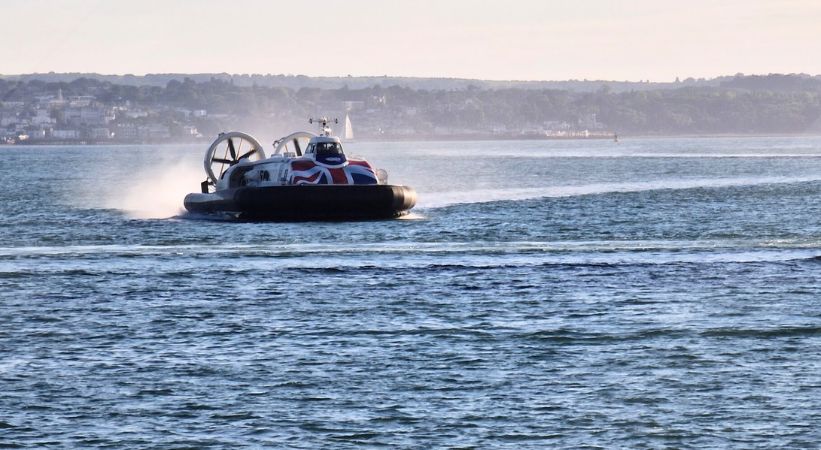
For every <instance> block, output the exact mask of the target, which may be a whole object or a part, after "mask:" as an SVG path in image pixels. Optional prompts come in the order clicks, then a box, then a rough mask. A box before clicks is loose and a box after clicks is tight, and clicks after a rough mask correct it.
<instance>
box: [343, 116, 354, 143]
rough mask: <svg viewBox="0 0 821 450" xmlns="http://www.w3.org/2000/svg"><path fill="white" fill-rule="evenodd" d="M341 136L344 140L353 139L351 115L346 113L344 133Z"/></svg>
mask: <svg viewBox="0 0 821 450" xmlns="http://www.w3.org/2000/svg"><path fill="white" fill-rule="evenodd" d="M343 138H344V139H345V140H346V141H351V140H353V127H352V126H351V117H350V116H349V115H348V114H345V134H344V135H343Z"/></svg>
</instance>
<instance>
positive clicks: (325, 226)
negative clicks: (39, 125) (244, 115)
mask: <svg viewBox="0 0 821 450" xmlns="http://www.w3.org/2000/svg"><path fill="white" fill-rule="evenodd" d="M204 150H205V146H204V145H202V146H189V145H186V146H166V145H156V146H151V145H146V146H88V147H81V146H44V147H24V146H13V147H2V148H0V161H2V162H1V163H0V165H2V174H1V175H0V192H2V194H0V195H1V196H2V197H1V198H2V201H0V324H2V326H0V447H12V448H14V447H20V448H24V447H25V448H29V447H30V448H130V449H140V448H259V447H268V448H280V447H288V448H358V447H361V446H373V447H379V446H382V447H400V448H401V447H410V448H443V447H452V448H516V449H518V448H585V447H586V448H625V447H633V448H635V447H647V448H716V447H736V448H778V447H782V448H801V447H810V448H817V445H818V443H819V442H821V431H819V424H821V281H819V276H818V274H819V271H821V225H820V224H821V214H820V213H821V138H816V137H789V138H787V137H784V138H762V137H755V138H697V139H679V138H676V139H674V138H665V139H638V138H636V139H629V138H628V139H623V140H622V142H619V143H615V142H612V141H592V140H589V141H497V142H401V143H375V142H354V143H349V144H348V145H347V150H348V153H349V154H350V153H352V154H358V155H361V156H364V157H366V158H368V159H369V160H370V161H371V162H373V163H374V164H375V165H376V166H378V167H382V168H385V169H386V170H388V172H389V174H390V182H392V183H401V184H408V185H411V186H413V187H415V188H416V190H417V192H418V194H419V203H418V206H417V207H416V208H415V209H414V211H413V214H411V215H410V216H408V217H407V218H405V219H401V220H389V221H377V222H352V223H310V222H309V223H285V224H282V223H236V222H232V221H225V220H222V221H215V220H207V219H206V218H203V217H197V216H191V215H187V214H185V213H184V212H183V210H182V207H181V205H182V198H183V196H184V195H185V194H186V193H187V192H194V191H198V190H199V182H200V181H202V180H203V179H204V172H203V171H202V160H201V158H202V155H203V153H204Z"/></svg>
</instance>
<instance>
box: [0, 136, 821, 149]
mask: <svg viewBox="0 0 821 450" xmlns="http://www.w3.org/2000/svg"><path fill="white" fill-rule="evenodd" d="M801 137H805V138H809V137H821V133H783V134H777V133H760V134H759V133H755V134H753V133H751V134H738V133H728V134H664V135H661V134H659V135H655V134H641V135H638V134H636V135H632V134H626V135H622V134H619V135H618V140H619V141H622V140H633V139H722V138H726V139H732V138H801ZM607 140H613V136H612V135H611V136H590V137H578V136H573V137H569V136H550V137H527V136H522V137H476V136H452V137H446V136H435V137H422V138H420V137H417V138H389V139H371V138H369V139H355V140H350V141H344V140H343V142H345V143H364V142H367V143H378V142H385V143H390V142H484V141H488V142H490V141H607ZM210 142H211V141H210V140H208V139H201V140H196V141H170V142H100V141H96V142H88V141H57V142H55V141H48V142H46V141H40V142H25V143H17V144H11V143H0V147H5V148H11V147H14V148H19V147H67V146H74V147H99V146H112V147H125V146H148V145H206V146H207V145H208V144H210Z"/></svg>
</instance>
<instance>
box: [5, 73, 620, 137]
mask: <svg viewBox="0 0 821 450" xmlns="http://www.w3.org/2000/svg"><path fill="white" fill-rule="evenodd" d="M2 81H3V80H0V82H2ZM5 83H6V84H10V83H13V82H5ZM16 83H18V84H21V83H22V84H23V88H24V89H18V90H22V91H23V92H18V91H16V90H15V86H11V87H9V86H6V93H5V94H4V95H3V96H2V97H0V143H4V144H20V145H34V144H101V143H112V144H116V143H120V144H133V143H165V142H197V141H199V140H207V139H212V138H213V137H214V136H215V135H216V134H218V133H219V132H222V131H226V130H230V129H235V128H243V129H251V130H252V131H261V132H272V131H273V132H279V130H280V129H281V130H287V129H293V128H294V127H298V126H301V125H303V122H304V121H305V119H306V118H307V117H309V116H312V115H318V114H324V115H329V116H332V117H338V118H340V119H342V118H344V117H346V116H347V117H349V120H351V121H352V122H353V124H354V125H353V129H354V130H355V133H356V138H357V139H364V140H379V139H392V140H407V139H509V138H522V139H542V138H555V139H562V138H610V137H612V136H613V131H611V130H609V129H608V128H607V127H606V126H605V125H604V124H602V123H601V122H600V121H598V120H597V116H596V114H595V113H591V114H585V115H583V116H581V117H578V118H574V119H573V120H556V119H551V118H548V117H545V118H543V119H541V120H537V121H532V120H528V121H524V122H517V121H516V120H515V119H514V120H511V121H509V123H505V122H504V121H499V120H495V121H490V122H492V123H489V121H488V120H486V119H484V118H483V117H481V116H483V114H482V113H479V114H477V112H479V108H481V105H479V102H478V101H477V100H475V99H471V98H466V99H464V100H463V99H449V100H447V101H444V102H441V103H435V104H419V102H418V101H416V100H417V99H416V98H414V97H419V96H413V95H408V94H409V93H410V94H414V93H415V92H416V91H411V90H409V89H392V88H388V89H380V88H375V89H363V90H357V91H352V90H347V89H337V90H320V89H307V88H305V89H300V90H298V91H293V90H290V89H286V88H279V89H275V88H264V89H262V88H251V87H239V86H233V85H231V84H230V83H226V82H223V81H211V82H206V83H194V82H192V81H190V80H189V79H185V80H184V81H182V82H178V81H170V82H169V83H168V84H167V85H166V86H165V87H147V86H140V87H134V86H118V85H112V84H110V83H104V82H99V81H94V80H88V79H80V80H76V81H75V82H71V83H43V82H39V81H29V82H27V83H26V82H16ZM67 91H70V92H67ZM232 95H233V97H232ZM303 126H304V125H303Z"/></svg>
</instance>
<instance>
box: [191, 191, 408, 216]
mask: <svg viewBox="0 0 821 450" xmlns="http://www.w3.org/2000/svg"><path fill="white" fill-rule="evenodd" d="M184 203H185V209H187V210H188V211H191V212H194V213H222V214H226V213H227V214H232V215H235V216H236V217H237V218H239V219H241V220H265V221H303V220H371V219H390V218H394V217H399V216H401V215H404V214H406V213H407V212H408V211H409V210H410V209H411V208H413V206H414V205H415V204H416V192H415V191H414V190H413V188H410V187H407V186H394V185H349V186H346V185H330V186H329V185H319V186H314V185H310V186H270V187H240V188H236V189H226V190H223V191H219V192H216V193H211V194H188V195H187V196H186V197H185V202H184Z"/></svg>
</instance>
